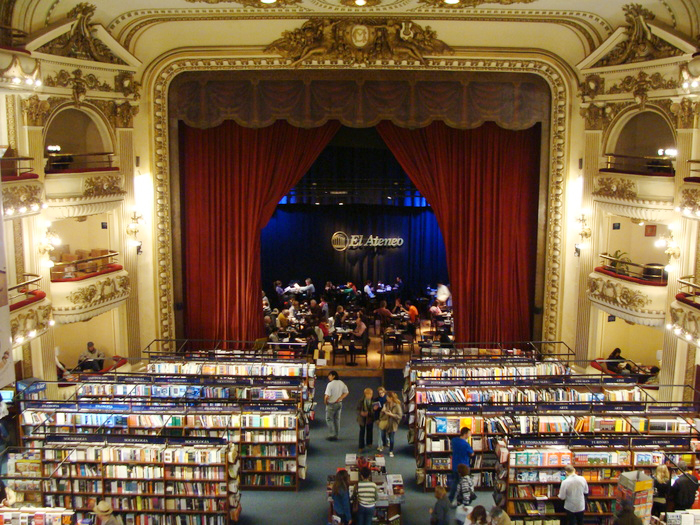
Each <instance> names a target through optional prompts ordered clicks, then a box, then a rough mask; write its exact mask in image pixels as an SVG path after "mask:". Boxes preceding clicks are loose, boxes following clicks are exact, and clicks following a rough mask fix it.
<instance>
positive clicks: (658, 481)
mask: <svg viewBox="0 0 700 525" xmlns="http://www.w3.org/2000/svg"><path fill="white" fill-rule="evenodd" d="M670 492H671V473H670V472H669V471H668V467H667V466H666V465H659V466H658V467H656V472H655V473H654V504H653V505H652V507H651V515H652V516H657V517H658V516H660V515H661V513H662V512H666V509H667V508H668V496H669V493H670Z"/></svg>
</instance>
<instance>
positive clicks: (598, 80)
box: [578, 75, 605, 101]
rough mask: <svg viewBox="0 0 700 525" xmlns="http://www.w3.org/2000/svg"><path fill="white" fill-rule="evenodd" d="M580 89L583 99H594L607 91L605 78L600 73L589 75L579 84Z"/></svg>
mask: <svg viewBox="0 0 700 525" xmlns="http://www.w3.org/2000/svg"><path fill="white" fill-rule="evenodd" d="M578 91H579V96H580V97H581V99H582V100H584V101H585V100H586V99H587V98H589V99H591V100H592V99H594V98H596V97H597V96H598V95H602V94H603V93H604V92H605V79H604V78H603V77H601V76H600V75H588V76H587V77H586V78H584V79H583V82H581V83H580V84H579V88H578Z"/></svg>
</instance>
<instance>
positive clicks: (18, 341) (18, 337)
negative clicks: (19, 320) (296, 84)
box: [15, 335, 24, 343]
mask: <svg viewBox="0 0 700 525" xmlns="http://www.w3.org/2000/svg"><path fill="white" fill-rule="evenodd" d="M22 341H24V337H22V336H21V335H18V336H17V337H15V343H21V342H22Z"/></svg>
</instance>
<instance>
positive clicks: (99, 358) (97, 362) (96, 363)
mask: <svg viewBox="0 0 700 525" xmlns="http://www.w3.org/2000/svg"><path fill="white" fill-rule="evenodd" d="M104 362H105V354H104V352H100V351H99V350H97V348H95V345H94V344H93V343H92V341H90V342H89V343H88V344H87V350H84V351H83V353H82V354H80V357H78V368H79V369H80V370H90V371H93V372H99V371H100V370H102V367H103V366H104Z"/></svg>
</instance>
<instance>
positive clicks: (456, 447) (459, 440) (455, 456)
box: [450, 427, 474, 501]
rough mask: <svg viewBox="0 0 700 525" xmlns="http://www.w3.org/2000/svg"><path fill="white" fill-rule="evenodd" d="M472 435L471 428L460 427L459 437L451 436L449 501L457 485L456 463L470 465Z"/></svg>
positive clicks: (472, 453) (452, 497) (472, 452)
mask: <svg viewBox="0 0 700 525" xmlns="http://www.w3.org/2000/svg"><path fill="white" fill-rule="evenodd" d="M471 436H472V429H471V428H469V427H462V429H461V430H460V431H459V437H454V438H452V441H451V443H450V444H451V445H452V479H451V480H450V501H452V500H453V499H454V498H455V494H456V493H457V485H458V484H459V473H458V472H457V465H467V466H471V458H472V456H473V455H474V449H473V448H472V446H471V445H470V444H469V438H471Z"/></svg>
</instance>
